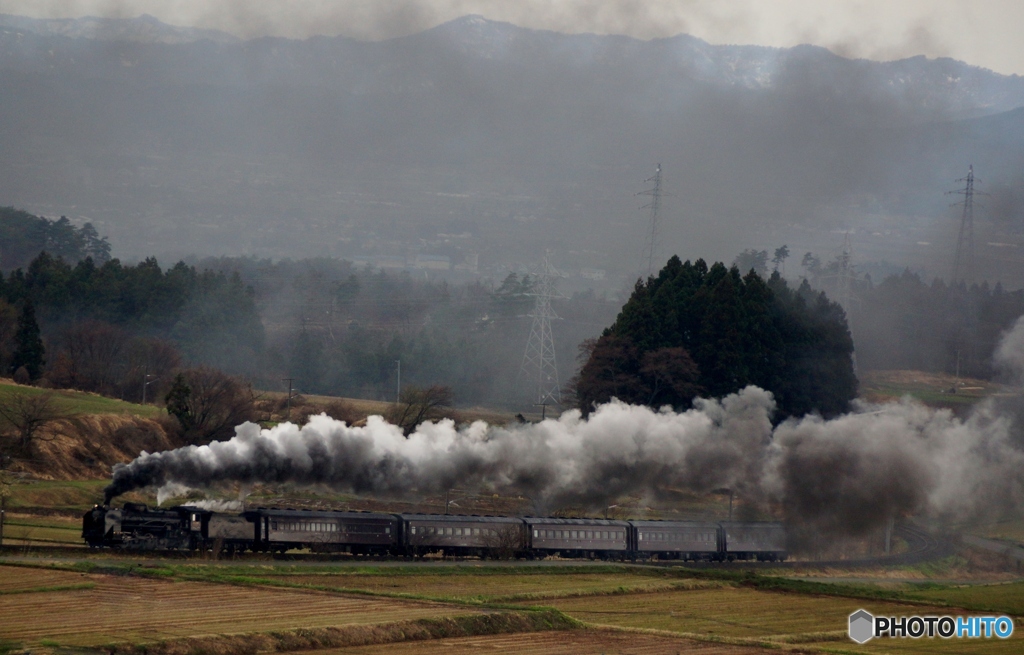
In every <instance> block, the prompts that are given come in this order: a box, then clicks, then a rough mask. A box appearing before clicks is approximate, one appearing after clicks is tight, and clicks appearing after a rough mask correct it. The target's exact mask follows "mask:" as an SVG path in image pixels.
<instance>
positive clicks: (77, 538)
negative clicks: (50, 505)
mask: <svg viewBox="0 0 1024 655" xmlns="http://www.w3.org/2000/svg"><path fill="white" fill-rule="evenodd" d="M4 543H8V544H17V545H29V544H53V545H57V546H81V547H83V548H84V547H85V544H84V543H83V542H82V521H81V519H68V518H62V517H38V516H18V515H13V516H10V517H9V518H8V519H7V520H6V521H4Z"/></svg>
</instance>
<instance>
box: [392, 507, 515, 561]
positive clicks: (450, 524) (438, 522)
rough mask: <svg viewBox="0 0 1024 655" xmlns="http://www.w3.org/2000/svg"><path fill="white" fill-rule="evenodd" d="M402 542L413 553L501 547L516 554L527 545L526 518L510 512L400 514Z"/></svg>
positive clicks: (483, 552) (479, 553)
mask: <svg viewBox="0 0 1024 655" xmlns="http://www.w3.org/2000/svg"><path fill="white" fill-rule="evenodd" d="M398 517H399V518H400V519H401V520H402V525H403V527H404V528H405V533H404V535H403V536H402V542H401V543H402V545H403V546H404V550H405V552H407V553H408V554H409V555H411V556H414V557H422V556H423V555H427V554H429V553H438V552H443V553H444V554H445V555H457V556H467V555H468V556H476V557H486V556H487V555H489V554H495V551H502V554H503V555H507V556H514V555H517V554H519V553H521V552H522V551H523V549H524V548H525V547H526V537H525V534H524V528H523V521H522V519H517V518H514V517H510V516H459V515H450V514H399V515H398Z"/></svg>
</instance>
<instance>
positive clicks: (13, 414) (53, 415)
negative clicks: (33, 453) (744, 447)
mask: <svg viewBox="0 0 1024 655" xmlns="http://www.w3.org/2000/svg"><path fill="white" fill-rule="evenodd" d="M67 415H68V414H67V412H65V411H64V410H62V409H61V407H60V406H59V405H58V403H57V402H56V400H55V396H54V394H53V392H49V391H48V392H44V393H25V392H23V393H18V392H17V391H14V392H9V393H7V394H6V395H5V396H4V397H3V398H2V399H0V418H2V419H3V421H4V423H5V424H6V425H5V428H6V429H7V430H8V431H11V432H13V433H14V435H15V437H16V438H17V440H18V447H19V448H20V449H21V451H22V452H24V453H27V452H29V450H30V449H31V447H32V442H33V441H34V440H36V439H39V438H40V435H39V430H40V429H41V428H42V427H43V426H44V425H46V424H47V423H49V422H50V421H55V420H57V419H60V418H65V417H67Z"/></svg>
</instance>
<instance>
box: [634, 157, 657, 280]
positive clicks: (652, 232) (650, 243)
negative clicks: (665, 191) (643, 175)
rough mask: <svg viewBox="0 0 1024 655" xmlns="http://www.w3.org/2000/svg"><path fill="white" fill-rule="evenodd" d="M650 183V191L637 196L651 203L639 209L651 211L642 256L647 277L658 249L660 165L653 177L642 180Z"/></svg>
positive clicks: (652, 271) (650, 273) (652, 272)
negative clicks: (647, 199) (649, 198)
mask: <svg viewBox="0 0 1024 655" xmlns="http://www.w3.org/2000/svg"><path fill="white" fill-rule="evenodd" d="M644 182H646V183H652V184H653V186H652V187H651V188H650V189H647V190H645V191H641V192H640V193H638V194H636V195H638V196H650V197H651V201H650V202H649V203H647V204H646V205H643V206H642V207H640V209H650V210H651V220H650V225H649V226H648V227H647V238H646V240H645V241H644V254H645V255H646V257H647V276H648V277H650V276H651V275H654V256H655V253H656V252H657V249H658V212H660V211H661V195H662V193H661V164H658V167H657V168H656V169H655V170H654V175H653V176H651V177H649V178H647V179H646V180H644Z"/></svg>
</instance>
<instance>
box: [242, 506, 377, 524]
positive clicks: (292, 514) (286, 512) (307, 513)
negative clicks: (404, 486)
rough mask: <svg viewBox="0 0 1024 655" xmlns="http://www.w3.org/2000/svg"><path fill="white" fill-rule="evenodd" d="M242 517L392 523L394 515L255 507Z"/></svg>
mask: <svg viewBox="0 0 1024 655" xmlns="http://www.w3.org/2000/svg"><path fill="white" fill-rule="evenodd" d="M243 515H258V516H277V517H285V518H296V519H386V520H388V521H394V520H395V515H394V514H385V513H384V512H349V511H345V510H323V509H318V510H310V509H278V508H276V507H256V508H252V509H247V510H246V511H245V512H243Z"/></svg>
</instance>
